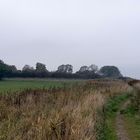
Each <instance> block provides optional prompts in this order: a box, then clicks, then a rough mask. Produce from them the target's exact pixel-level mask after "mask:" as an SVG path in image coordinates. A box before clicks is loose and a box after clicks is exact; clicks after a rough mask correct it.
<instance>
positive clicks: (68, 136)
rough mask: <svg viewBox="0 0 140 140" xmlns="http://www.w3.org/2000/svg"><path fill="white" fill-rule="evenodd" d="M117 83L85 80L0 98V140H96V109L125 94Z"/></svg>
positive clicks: (122, 86) (118, 82) (121, 84)
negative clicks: (82, 82)
mask: <svg viewBox="0 0 140 140" xmlns="http://www.w3.org/2000/svg"><path fill="white" fill-rule="evenodd" d="M126 90H131V89H129V87H128V85H127V84H125V83H123V82H121V81H89V82H86V83H85V84H82V85H77V86H73V87H70V88H63V89H62V88H61V89H50V90H46V89H44V90H25V91H24V92H21V93H15V94H12V95H11V94H10V95H2V96H0V120H1V121H0V140H13V139H14V140H96V137H97V135H98V134H97V131H96V125H97V122H98V120H99V116H98V110H102V107H103V105H104V103H105V102H106V98H108V97H112V96H114V95H116V94H118V93H122V92H124V91H125V92H126Z"/></svg>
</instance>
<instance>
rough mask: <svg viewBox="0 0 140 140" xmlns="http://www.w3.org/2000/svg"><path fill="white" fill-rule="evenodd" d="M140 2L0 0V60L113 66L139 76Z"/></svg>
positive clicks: (19, 63)
mask: <svg viewBox="0 0 140 140" xmlns="http://www.w3.org/2000/svg"><path fill="white" fill-rule="evenodd" d="M139 54H140V0H0V59H3V60H4V61H5V62H6V63H9V64H15V65H16V66H17V67H18V68H22V67H23V65H24V64H29V65H32V66H35V63H36V62H38V61H39V62H42V63H45V64H46V66H47V68H48V69H49V70H55V69H57V67H58V65H60V64H67V63H70V64H72V65H73V66H74V68H75V70H78V69H79V67H80V66H81V65H90V64H96V65H98V66H99V67H101V66H103V65H116V66H118V67H119V68H120V70H121V72H122V73H123V74H124V75H128V76H132V77H136V78H140V61H139Z"/></svg>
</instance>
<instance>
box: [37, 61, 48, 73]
mask: <svg viewBox="0 0 140 140" xmlns="http://www.w3.org/2000/svg"><path fill="white" fill-rule="evenodd" d="M36 71H37V72H45V71H47V69H46V65H45V64H42V63H36Z"/></svg>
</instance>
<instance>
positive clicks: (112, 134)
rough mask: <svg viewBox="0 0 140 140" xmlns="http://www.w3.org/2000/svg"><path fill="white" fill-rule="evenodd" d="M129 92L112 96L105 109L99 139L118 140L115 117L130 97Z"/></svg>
mask: <svg viewBox="0 0 140 140" xmlns="http://www.w3.org/2000/svg"><path fill="white" fill-rule="evenodd" d="M129 96H130V95H129V94H128V93H122V94H120V95H118V96H115V97H112V98H110V99H109V100H108V102H107V103H106V105H105V107H104V110H103V112H104V113H103V116H104V119H103V122H102V129H101V132H100V137H99V138H98V139H99V140H117V135H116V129H115V127H116V126H115V119H116V113H117V111H118V110H119V108H120V106H121V104H122V103H123V102H124V101H125V100H127V99H128V98H129Z"/></svg>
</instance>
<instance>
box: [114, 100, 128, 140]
mask: <svg viewBox="0 0 140 140" xmlns="http://www.w3.org/2000/svg"><path fill="white" fill-rule="evenodd" d="M129 102H130V101H129V100H128V101H126V102H125V103H124V104H123V105H122V106H121V108H120V110H119V111H118V113H117V117H116V133H117V137H118V140H130V139H129V137H128V134H127V131H126V129H125V123H124V116H123V114H122V113H121V111H122V110H124V109H125V108H126V107H127V105H128V104H129Z"/></svg>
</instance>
